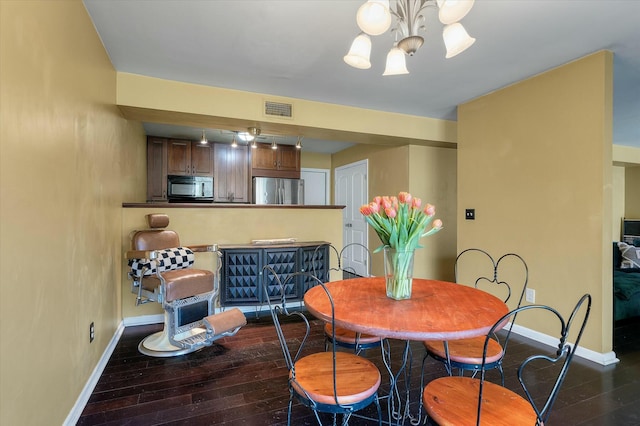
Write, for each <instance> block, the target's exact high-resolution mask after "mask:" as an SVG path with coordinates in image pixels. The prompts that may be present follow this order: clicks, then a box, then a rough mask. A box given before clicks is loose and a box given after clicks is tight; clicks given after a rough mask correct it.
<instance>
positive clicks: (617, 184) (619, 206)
mask: <svg viewBox="0 0 640 426" xmlns="http://www.w3.org/2000/svg"><path fill="white" fill-rule="evenodd" d="M611 177H612V179H613V194H612V195H613V209H612V213H611V217H612V225H613V226H612V233H611V236H612V237H613V241H619V240H620V235H622V234H621V232H620V231H621V230H622V219H623V218H624V216H625V213H624V205H625V168H624V167H618V166H613V171H612V176H611Z"/></svg>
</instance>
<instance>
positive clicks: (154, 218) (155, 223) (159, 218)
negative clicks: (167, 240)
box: [147, 213, 169, 229]
mask: <svg viewBox="0 0 640 426" xmlns="http://www.w3.org/2000/svg"><path fill="white" fill-rule="evenodd" d="M147 223H148V224H149V228H152V229H157V228H166V227H167V226H169V216H168V215H166V214H164V213H151V214H148V215H147Z"/></svg>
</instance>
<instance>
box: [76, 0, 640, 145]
mask: <svg viewBox="0 0 640 426" xmlns="http://www.w3.org/2000/svg"><path fill="white" fill-rule="evenodd" d="M363 2H364V0H262V1H261V0H231V1H227V0H84V3H85V6H86V8H87V10H88V12H89V14H90V15H91V18H92V20H93V22H94V24H95V26H96V29H97V31H98V33H99V35H100V37H101V39H102V41H103V43H104V45H105V48H106V50H107V52H108V54H109V56H110V58H111V61H112V63H113V65H114V67H115V68H116V70H118V71H123V72H129V73H135V74H142V75H147V76H153V77H158V78H163V79H169V80H177V81H184V82H190V83H196V84H204V85H210V86H215V87H223V88H231V89H238V90H244V91H249V92H257V93H264V94H271V95H275V96H285V97H292V98H300V99H307V100H313V101H320V102H328V103H334V104H342V105H350V106H355V107H361V108H367V109H375V110H382V111H390V112H398V113H403V114H411V115H417V116H425V117H432V118H438V119H451V120H455V119H456V105H458V104H460V103H463V102H466V101H469V100H471V99H474V98H476V97H478V96H481V95H483V94H486V93H489V92H491V91H493V90H496V89H499V88H501V87H504V86H507V85H509V84H512V83H514V82H517V81H519V80H522V79H525V78H527V77H531V76H533V75H535V74H538V73H540V72H543V71H546V70H549V69H551V68H554V67H557V66H559V65H562V64H565V63H567V62H570V61H572V60H575V59H578V58H580V57H582V56H585V55H587V54H590V53H593V52H596V51H599V50H602V49H608V50H611V51H613V52H614V121H613V125H614V132H613V142H614V144H620V145H628V146H635V147H640V1H638V0H548V1H546V0H478V1H476V2H475V5H474V7H473V9H472V10H471V12H470V13H469V14H468V15H467V16H466V17H465V18H464V19H463V21H462V23H463V24H464V26H465V27H466V29H467V31H468V32H469V34H470V35H471V36H473V37H476V39H477V41H476V43H475V44H474V45H473V46H471V48H469V49H468V50H467V51H465V52H463V53H462V54H460V55H458V56H456V57H454V58H452V59H444V53H445V49H444V45H443V43H442V37H441V31H442V25H441V24H440V22H439V21H438V19H437V11H436V10H435V8H429V9H428V10H427V12H426V14H425V17H426V25H427V32H426V35H425V44H424V46H423V47H422V48H420V50H419V51H418V52H417V53H416V54H415V56H413V57H409V58H407V67H408V68H409V71H410V74H409V75H403V76H388V77H383V76H382V72H383V70H384V61H385V57H386V54H387V52H388V50H389V48H390V47H391V45H392V43H393V36H391V35H390V34H389V33H385V34H383V35H380V36H377V37H373V38H372V39H373V48H372V53H371V63H372V67H371V69H369V70H358V69H354V68H351V67H350V66H348V65H346V64H345V63H344V62H343V60H342V57H343V56H344V55H345V54H346V52H347V51H348V49H349V46H350V44H351V41H352V40H353V38H354V37H355V36H356V35H357V33H358V31H359V30H358V27H357V25H356V22H355V15H356V11H357V9H358V7H359V6H360V5H361V4H362V3H363ZM144 125H145V128H146V129H147V132H151V133H153V132H163V133H165V134H157V133H156V136H172V135H170V134H168V133H171V132H173V133H176V134H180V132H182V133H188V132H191V133H189V134H188V135H187V134H185V135H184V136H181V137H187V136H188V137H192V138H194V139H197V138H199V137H200V136H201V131H202V129H188V128H175V127H172V126H166V125H164V126H163V125H158V124H153V123H144ZM208 131H210V132H212V134H213V133H215V132H216V131H215V130H208ZM151 133H148V134H151ZM217 133H220V134H221V135H224V134H227V135H229V133H227V132H217ZM194 135H195V136H194ZM174 136H176V135H174ZM213 139H215V138H213ZM229 140H230V139H229ZM270 141H271V139H269V142H270ZM277 142H278V143H281V142H282V143H290V144H291V143H295V138H290V139H288V140H284V138H283V140H277ZM303 144H304V145H305V149H307V150H311V147H312V146H314V147H316V148H314V149H313V150H315V151H319V152H321V151H323V150H324V151H326V152H335V151H337V150H340V149H342V148H344V147H346V146H348V145H349V144H348V143H345V142H341V143H338V144H336V145H335V146H334V145H333V142H331V141H303Z"/></svg>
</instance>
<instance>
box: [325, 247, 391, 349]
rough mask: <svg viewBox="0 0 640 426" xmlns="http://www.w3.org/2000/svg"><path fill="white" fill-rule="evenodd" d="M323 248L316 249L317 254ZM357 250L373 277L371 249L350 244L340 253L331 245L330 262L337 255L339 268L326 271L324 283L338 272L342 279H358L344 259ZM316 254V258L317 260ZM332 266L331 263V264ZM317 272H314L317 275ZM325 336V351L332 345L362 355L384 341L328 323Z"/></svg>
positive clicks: (377, 337)
mask: <svg viewBox="0 0 640 426" xmlns="http://www.w3.org/2000/svg"><path fill="white" fill-rule="evenodd" d="M320 248H321V247H318V248H316V250H315V251H316V252H317V251H318V250H319V249H320ZM355 250H359V251H360V253H361V254H362V257H361V258H362V261H363V263H365V264H366V265H367V270H366V274H367V276H371V252H370V251H369V249H368V248H367V247H366V246H364V245H363V244H360V243H350V244H347V245H346V246H344V247H343V248H342V250H340V251H338V249H337V248H335V246H333V245H332V244H329V260H331V255H332V253H333V254H335V256H336V258H337V262H338V266H337V267H330V268H329V269H327V271H326V276H324V277H319V278H320V280H321V281H323V282H329V281H331V276H330V275H331V271H337V272H340V273H342V276H341V278H342V279H349V278H356V277H358V276H359V275H358V274H356V271H355V270H354V269H353V268H350V267H346V268H345V267H344V259H345V253H352V252H354V251H355ZM315 254H316V253H315V252H314V258H315ZM329 264H330V262H329ZM315 272H316V271H315V270H314V271H313V273H314V275H315ZM324 336H325V343H326V345H325V350H328V349H329V345H330V344H335V345H338V346H340V347H343V348H347V349H350V350H353V351H354V352H355V353H356V354H360V353H361V352H362V351H366V350H367V349H372V348H379V347H380V345H381V344H382V341H383V339H382V338H381V337H380V336H374V335H372V334H366V333H358V332H355V331H352V330H348V329H346V328H342V327H338V328H337V329H336V330H335V331H334V329H333V327H332V326H331V324H329V323H327V324H325V326H324Z"/></svg>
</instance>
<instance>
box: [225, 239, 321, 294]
mask: <svg viewBox="0 0 640 426" xmlns="http://www.w3.org/2000/svg"><path fill="white" fill-rule="evenodd" d="M317 247H319V248H318V250H316V248H317ZM328 247H329V246H328V245H326V244H324V245H321V246H317V245H313V246H311V245H303V246H302V247H280V248H275V247H267V248H265V247H260V248H257V247H256V248H232V249H223V250H222V252H223V265H222V269H221V271H220V305H221V306H237V305H246V306H255V305H262V304H265V303H266V302H267V297H269V298H270V299H271V300H277V299H279V298H280V297H281V296H280V292H279V289H278V285H277V281H276V280H275V278H274V277H273V275H272V274H267V275H266V277H265V274H263V273H262V268H263V266H264V265H270V266H271V267H272V268H273V269H274V270H275V271H276V273H277V274H278V276H279V277H280V280H282V281H283V282H284V281H285V280H286V278H287V277H288V276H289V274H292V273H294V272H299V271H300V272H309V273H312V274H315V275H316V276H317V277H318V278H320V279H321V280H323V281H326V277H327V272H328V270H329V249H328ZM265 279H266V280H268V281H267V290H266V293H265V290H264V287H263V280H265ZM315 284H316V281H315V280H313V279H310V278H308V277H305V276H302V275H301V276H298V277H296V279H294V280H291V281H290V282H287V284H286V287H285V296H286V298H287V301H288V302H293V301H299V300H302V298H303V296H304V293H305V292H306V291H307V290H308V289H309V288H311V287H312V286H314V285H315Z"/></svg>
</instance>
